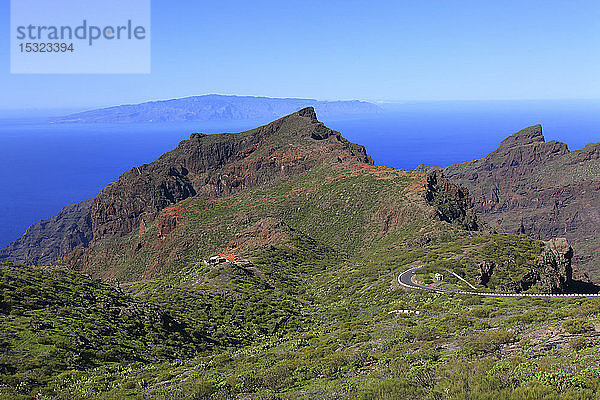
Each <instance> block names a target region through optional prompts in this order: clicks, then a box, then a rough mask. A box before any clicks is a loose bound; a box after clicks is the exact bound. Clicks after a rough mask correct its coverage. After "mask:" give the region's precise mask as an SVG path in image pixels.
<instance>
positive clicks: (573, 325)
mask: <svg viewBox="0 0 600 400" xmlns="http://www.w3.org/2000/svg"><path fill="white" fill-rule="evenodd" d="M562 327H563V329H564V330H565V331H566V332H567V333H570V334H572V335H578V334H581V333H585V332H589V331H591V330H592V329H593V326H592V324H591V323H590V322H589V321H587V320H585V319H581V318H571V319H567V320H565V321H563V323H562Z"/></svg>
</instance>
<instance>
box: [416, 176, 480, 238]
mask: <svg viewBox="0 0 600 400" xmlns="http://www.w3.org/2000/svg"><path fill="white" fill-rule="evenodd" d="M425 199H426V200H427V202H428V203H429V204H430V205H432V206H434V207H435V209H436V215H437V217H438V218H439V219H440V220H442V221H445V222H450V223H455V224H458V225H460V226H462V227H463V228H465V229H467V230H478V229H480V224H479V222H478V221H477V217H476V215H475V213H474V212H473V208H472V205H471V198H470V196H469V192H468V191H467V190H466V189H464V188H462V187H460V186H457V185H455V184H453V183H451V182H450V181H449V180H448V179H447V178H446V177H445V176H444V174H443V173H442V172H440V171H437V170H433V171H431V172H430V173H428V174H427V184H426V191H425Z"/></svg>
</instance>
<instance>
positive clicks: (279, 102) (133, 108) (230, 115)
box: [51, 94, 382, 123]
mask: <svg viewBox="0 0 600 400" xmlns="http://www.w3.org/2000/svg"><path fill="white" fill-rule="evenodd" d="M309 106H310V107H314V108H315V110H316V111H317V112H318V113H319V114H320V115H322V116H325V117H332V116H349V115H364V114H376V113H379V112H382V109H381V108H380V107H379V106H377V105H375V104H373V103H369V102H366V101H359V100H349V101H319V100H314V99H297V98H270V97H254V96H224V95H218V94H209V95H204V96H191V97H184V98H180V99H171V100H160V101H150V102H146V103H140V104H125V105H120V106H115V107H108V108H101V109H96V110H90V111H84V112H79V113H75V114H70V115H67V116H64V117H59V118H54V119H52V120H51V122H54V123H135V122H178V121H233V120H251V119H266V118H269V119H273V118H279V117H282V116H284V115H287V114H290V113H292V112H295V111H298V110H300V109H302V108H305V107H309Z"/></svg>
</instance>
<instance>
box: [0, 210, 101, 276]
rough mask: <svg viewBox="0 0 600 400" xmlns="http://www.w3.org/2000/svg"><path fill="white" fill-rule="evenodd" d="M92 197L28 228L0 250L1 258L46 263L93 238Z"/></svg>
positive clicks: (25, 262)
mask: <svg viewBox="0 0 600 400" xmlns="http://www.w3.org/2000/svg"><path fill="white" fill-rule="evenodd" d="M91 206H92V199H88V200H85V201H82V202H81V203H77V204H72V205H68V206H66V207H64V208H63V209H62V210H61V211H60V212H59V213H58V214H56V215H55V216H53V217H51V218H48V219H45V220H43V221H40V222H37V223H35V224H33V225H31V226H30V227H29V228H27V231H26V232H25V234H24V235H23V236H21V237H20V238H19V239H17V240H15V241H14V242H12V243H11V244H10V245H9V246H8V247H7V248H5V249H3V250H0V261H14V262H21V263H24V264H30V265H49V264H52V263H54V262H55V261H57V260H59V259H61V258H62V257H63V256H65V255H67V254H69V253H70V252H71V251H72V250H73V249H75V248H76V247H78V246H87V245H88V244H89V243H90V241H91V240H92V220H91V218H90V210H91Z"/></svg>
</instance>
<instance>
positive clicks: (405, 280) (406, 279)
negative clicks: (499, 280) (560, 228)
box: [398, 265, 600, 298]
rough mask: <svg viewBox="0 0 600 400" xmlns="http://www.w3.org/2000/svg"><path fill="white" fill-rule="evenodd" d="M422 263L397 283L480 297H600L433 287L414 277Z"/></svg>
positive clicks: (401, 276)
mask: <svg viewBox="0 0 600 400" xmlns="http://www.w3.org/2000/svg"><path fill="white" fill-rule="evenodd" d="M423 267H424V265H421V266H418V267H413V268H411V269H409V270H406V271H404V272H403V273H401V274H400V275H398V283H399V284H400V285H402V286H404V287H407V288H410V289H421V290H430V291H433V292H436V293H443V294H450V293H454V294H472V295H476V296H482V297H539V298H551V297H600V293H596V294H584V293H569V294H550V293H548V294H538V293H493V292H470V291H464V290H452V289H442V288H435V287H431V286H425V285H421V284H418V283H417V281H416V278H415V272H416V271H418V270H419V269H421V268H423ZM447 271H448V272H450V273H452V274H453V275H455V276H457V277H458V275H456V274H455V273H454V272H452V271H450V270H447ZM459 279H461V280H463V281H464V282H466V281H465V280H464V279H462V278H460V277H459ZM466 283H467V284H468V285H469V286H470V287H473V285H471V284H470V283H468V282H466Z"/></svg>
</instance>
